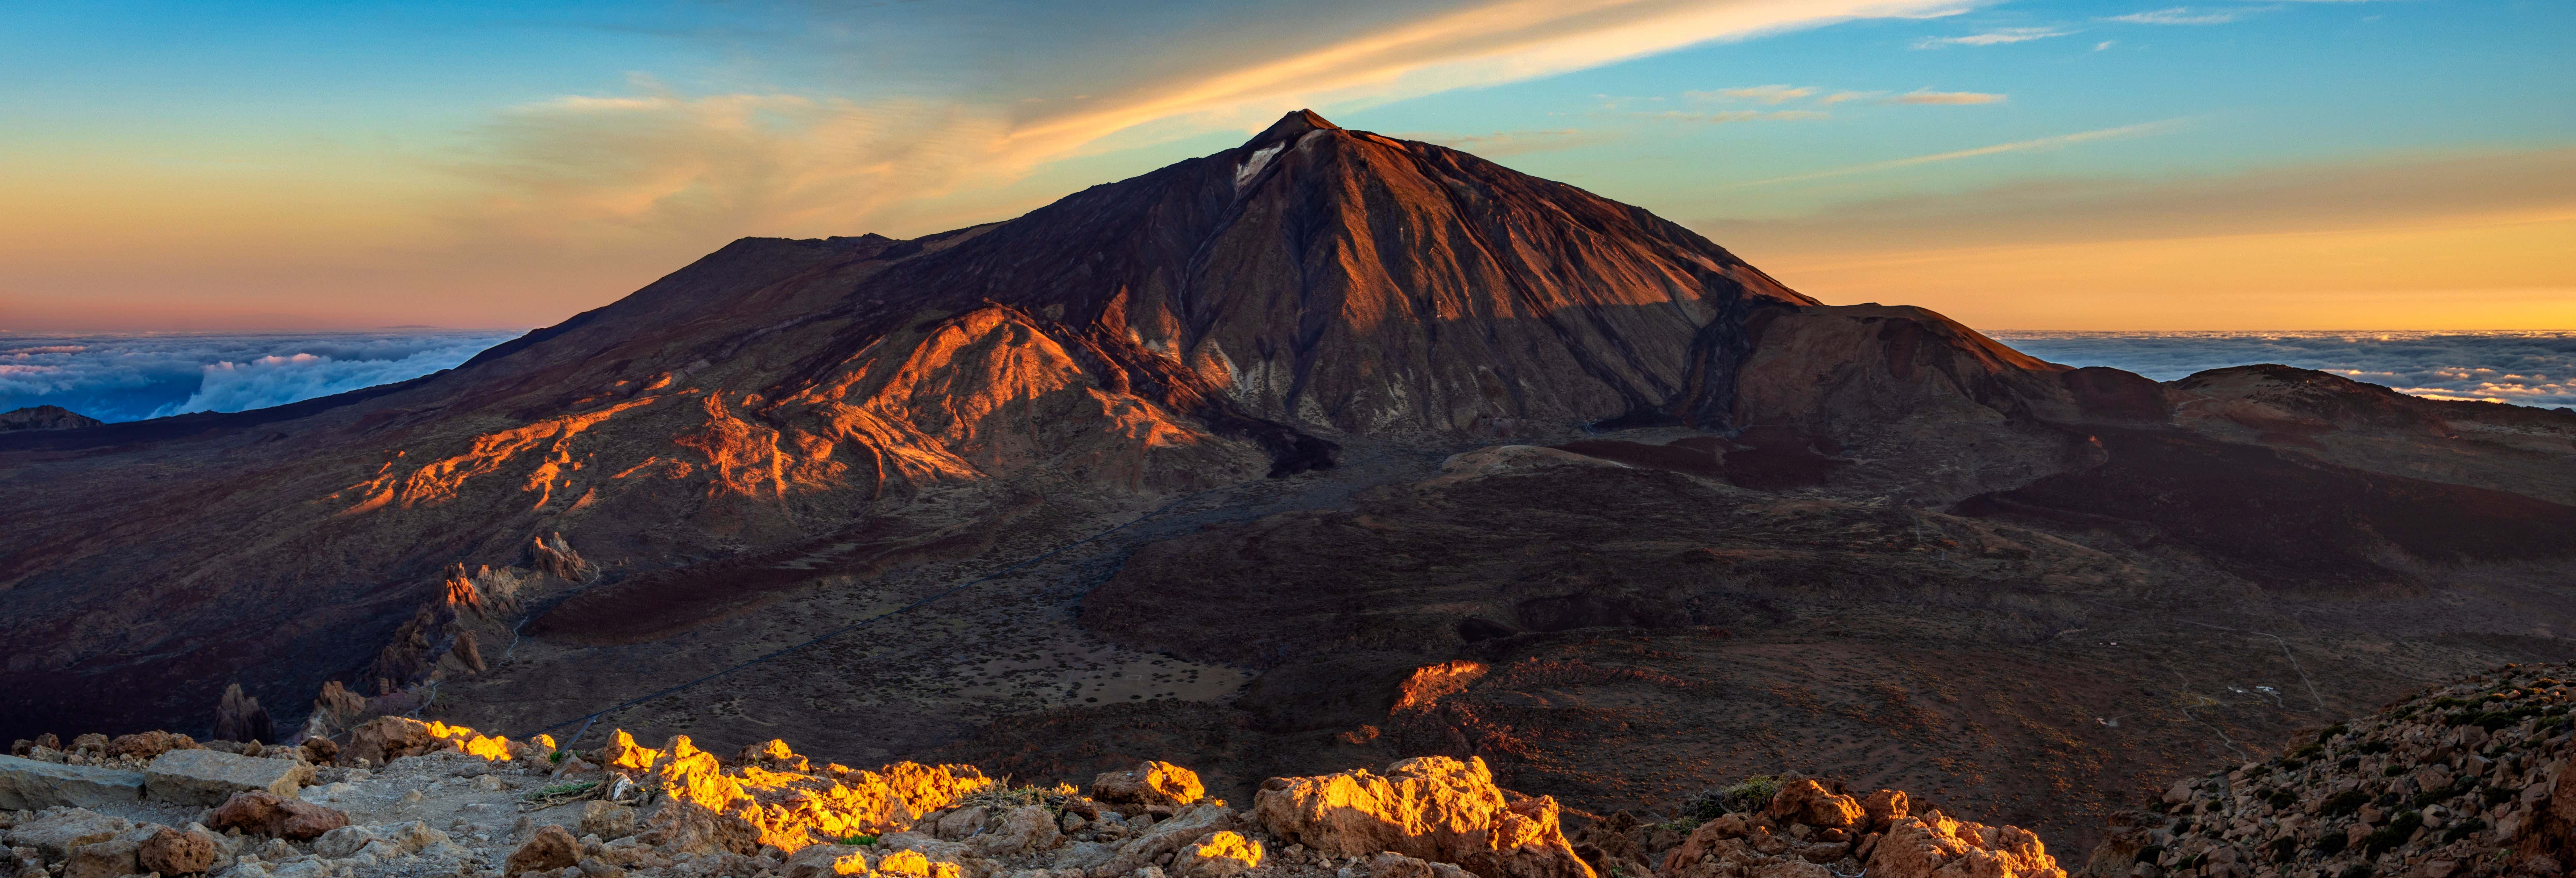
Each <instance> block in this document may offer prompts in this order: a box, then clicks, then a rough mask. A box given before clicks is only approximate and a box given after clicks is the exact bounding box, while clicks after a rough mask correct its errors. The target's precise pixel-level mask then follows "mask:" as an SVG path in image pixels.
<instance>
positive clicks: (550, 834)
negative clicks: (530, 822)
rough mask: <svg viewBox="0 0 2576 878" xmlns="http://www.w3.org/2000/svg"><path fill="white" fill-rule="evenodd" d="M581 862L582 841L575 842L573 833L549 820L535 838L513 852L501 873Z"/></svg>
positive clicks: (552, 869)
mask: <svg viewBox="0 0 2576 878" xmlns="http://www.w3.org/2000/svg"><path fill="white" fill-rule="evenodd" d="M580 861H581V843H580V842H577V841H574V840H573V837H572V833H569V832H565V831H564V828H563V827H561V826H556V825H554V824H551V823H549V824H547V825H545V826H543V827H541V828H539V829H538V830H537V834H536V835H535V836H534V837H531V838H529V839H528V840H527V841H526V842H525V843H522V844H520V845H519V849H518V850H515V851H511V852H510V861H509V863H508V864H507V865H506V866H504V867H503V869H502V874H504V875H516V874H519V873H521V872H551V871H554V870H556V869H561V868H564V867H566V866H570V865H573V864H575V863H578V862H580Z"/></svg>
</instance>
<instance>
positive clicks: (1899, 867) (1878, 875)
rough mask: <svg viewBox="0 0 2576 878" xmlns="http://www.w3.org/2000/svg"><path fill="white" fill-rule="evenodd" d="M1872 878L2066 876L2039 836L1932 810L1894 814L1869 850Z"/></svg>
mask: <svg viewBox="0 0 2576 878" xmlns="http://www.w3.org/2000/svg"><path fill="white" fill-rule="evenodd" d="M1868 866H1869V874H1870V875H1871V876H1872V878H1932V876H1933V875H1935V874H1938V875H1941V876H1943V878H1951V876H1973V878H2065V876H2066V870H2065V869H2062V868H2059V867H2058V865H2057V859H2056V858H2054V857H2051V856H2049V855H2048V848H2047V846H2046V845H2043V844H2041V843H2040V841H2039V836H2036V835H2032V834H2031V833H2030V831H2029V830H2026V829H2023V828H2021V827H2018V826H1997V827H1988V826H1981V825H1978V824H1975V823H1964V822H1961V821H1958V820H1953V819H1950V818H1949V817H1947V816H1944V815H1943V814H1942V813H1941V812H1940V811H1937V810H1936V811H1932V812H1930V813H1928V814H1925V815H1923V816H1921V817H1904V818H1899V819H1897V820H1895V821H1893V822H1891V823H1890V824H1889V825H1888V828H1887V834H1886V835H1885V836H1883V837H1881V838H1880V839H1879V841H1878V844H1877V846H1876V847H1874V848H1872V849H1871V850H1870V855H1869V863H1868Z"/></svg>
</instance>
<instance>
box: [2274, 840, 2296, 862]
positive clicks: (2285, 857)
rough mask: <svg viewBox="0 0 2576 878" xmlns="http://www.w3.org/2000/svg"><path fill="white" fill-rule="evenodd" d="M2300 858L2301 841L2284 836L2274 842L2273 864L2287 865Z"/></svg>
mask: <svg viewBox="0 0 2576 878" xmlns="http://www.w3.org/2000/svg"><path fill="white" fill-rule="evenodd" d="M2298 858H2299V840H2298V839H2295V838H2290V837H2287V836H2283V837H2281V838H2278V839H2274V840H2273V842H2272V862H2275V863H2287V862H2289V861H2291V860H2295V859H2298Z"/></svg>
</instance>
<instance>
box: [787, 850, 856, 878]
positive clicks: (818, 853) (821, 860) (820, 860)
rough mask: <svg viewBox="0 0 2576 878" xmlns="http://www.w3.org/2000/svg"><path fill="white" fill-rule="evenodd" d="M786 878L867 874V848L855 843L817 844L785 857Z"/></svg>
mask: <svg viewBox="0 0 2576 878" xmlns="http://www.w3.org/2000/svg"><path fill="white" fill-rule="evenodd" d="M786 869H787V878H836V876H840V875H866V874H868V856H867V849H866V848H863V847H859V846H857V845H846V844H818V845H808V846H806V847H805V849H803V850H800V851H797V852H796V853H794V854H792V855H789V856H788V858H787V866H786Z"/></svg>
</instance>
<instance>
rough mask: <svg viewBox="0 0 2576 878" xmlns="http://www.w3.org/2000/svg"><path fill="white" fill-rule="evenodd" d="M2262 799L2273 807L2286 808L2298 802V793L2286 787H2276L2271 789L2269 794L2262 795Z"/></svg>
mask: <svg viewBox="0 0 2576 878" xmlns="http://www.w3.org/2000/svg"><path fill="white" fill-rule="evenodd" d="M2263 801H2266V802H2269V803H2271V804H2272V807H2275V808H2287V807H2290V806H2292V805H2296V804H2298V803H2299V794H2298V793H2294V792H2291V791H2289V790H2288V789H2286V788H2285V789H2278V790H2273V791H2272V794H2271V795H2269V796H2265V797H2263Z"/></svg>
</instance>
